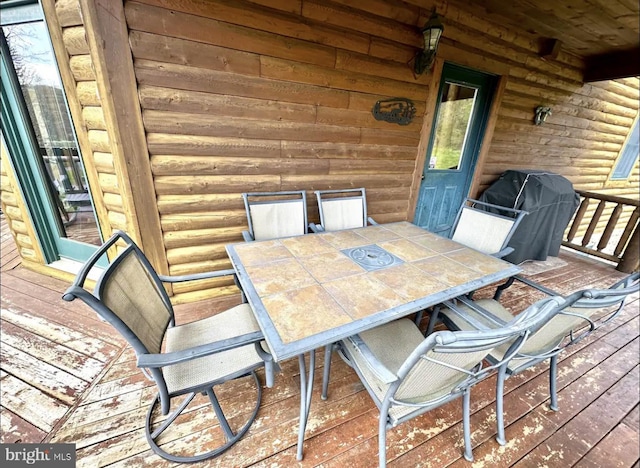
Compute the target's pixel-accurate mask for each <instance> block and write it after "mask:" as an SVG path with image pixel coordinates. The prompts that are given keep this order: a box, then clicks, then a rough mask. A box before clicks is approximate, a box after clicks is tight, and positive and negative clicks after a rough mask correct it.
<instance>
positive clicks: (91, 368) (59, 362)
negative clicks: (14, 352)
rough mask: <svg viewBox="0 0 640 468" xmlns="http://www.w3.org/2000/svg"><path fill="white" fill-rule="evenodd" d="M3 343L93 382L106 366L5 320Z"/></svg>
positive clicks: (3, 324)
mask: <svg viewBox="0 0 640 468" xmlns="http://www.w3.org/2000/svg"><path fill="white" fill-rule="evenodd" d="M1 340H2V343H3V344H8V345H9V346H12V347H13V348H16V349H19V350H21V351H24V352H25V353H28V354H30V355H31V356H33V357H34V358H36V359H38V360H39V361H40V362H43V363H48V364H51V365H53V366H55V367H57V368H59V369H61V370H64V371H66V372H68V373H69V374H71V375H74V376H75V377H78V378H80V379H82V380H84V381H85V382H91V381H92V380H93V379H94V378H95V377H96V376H97V375H98V373H99V372H100V371H101V370H102V368H103V367H104V364H103V363H102V362H100V361H98V360H97V359H93V358H91V357H88V356H86V355H84V354H81V353H79V352H77V351H74V350H72V349H69V348H67V347H65V346H62V345H60V344H58V343H54V342H52V341H49V340H47V339H45V338H42V337H40V336H38V335H36V334H34V333H31V332H29V331H27V330H24V329H22V328H20V327H17V326H15V325H12V324H11V323H9V322H6V321H4V322H3V323H2V337H1Z"/></svg>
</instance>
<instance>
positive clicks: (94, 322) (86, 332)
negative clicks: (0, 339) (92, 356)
mask: <svg viewBox="0 0 640 468" xmlns="http://www.w3.org/2000/svg"><path fill="white" fill-rule="evenodd" d="M64 304H65V303H64V302H62V300H61V298H60V301H59V302H58V303H56V302H53V303H51V302H47V301H46V300H42V299H41V298H38V297H32V296H30V295H28V294H26V293H24V292H21V291H16V290H6V291H5V290H3V291H2V307H3V308H11V309H15V310H28V311H32V310H33V311H34V312H33V315H37V316H38V317H41V318H42V319H43V320H44V321H47V322H50V323H51V324H52V325H53V324H58V325H59V326H61V327H68V328H70V329H73V330H76V331H77V332H78V334H79V335H80V336H87V337H93V338H95V339H99V340H103V341H104V342H105V344H110V345H112V346H120V345H121V344H122V343H123V341H122V339H121V338H119V337H110V336H109V335H108V334H107V335H105V334H104V330H105V329H108V328H106V327H107V325H106V323H104V322H102V321H100V319H98V318H97V317H96V315H95V314H93V313H91V310H90V309H89V310H87V309H86V308H85V310H84V312H83V313H81V314H77V313H75V312H74V308H69V309H67V308H66V307H65V306H64ZM75 307H77V306H75ZM76 310H77V309H76ZM16 325H18V324H16Z"/></svg>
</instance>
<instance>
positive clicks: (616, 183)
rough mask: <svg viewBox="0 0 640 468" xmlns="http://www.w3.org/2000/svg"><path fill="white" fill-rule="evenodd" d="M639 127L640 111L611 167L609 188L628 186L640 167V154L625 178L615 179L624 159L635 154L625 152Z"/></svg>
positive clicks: (608, 178)
mask: <svg viewBox="0 0 640 468" xmlns="http://www.w3.org/2000/svg"><path fill="white" fill-rule="evenodd" d="M639 126H640V111H639V112H638V114H636V117H635V119H633V123H632V124H631V128H630V129H629V133H628V134H627V137H626V138H625V140H624V143H623V144H622V148H621V149H620V152H619V153H618V156H617V157H616V160H615V162H614V163H613V165H612V167H611V171H610V172H609V175H608V176H607V183H606V186H607V187H622V186H626V185H628V183H629V182H630V180H629V179H630V177H631V175H632V174H633V170H634V169H635V168H636V166H637V165H638V161H639V160H640V152H639V153H638V154H636V155H635V162H634V163H633V164H631V166H630V167H629V170H628V172H627V173H626V174H625V176H624V177H615V175H616V170H617V169H618V166H619V165H620V164H621V163H622V162H623V160H624V158H625V157H628V156H627V155H628V154H633V153H627V154H625V150H626V149H627V147H628V144H629V142H630V141H631V139H632V138H633V137H634V133H636V132H638V131H639V130H638V129H639Z"/></svg>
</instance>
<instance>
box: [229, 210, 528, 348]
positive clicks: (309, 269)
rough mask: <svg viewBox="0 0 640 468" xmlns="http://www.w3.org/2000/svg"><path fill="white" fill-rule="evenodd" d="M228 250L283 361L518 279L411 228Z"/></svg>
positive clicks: (511, 268) (509, 268) (498, 264)
mask: <svg viewBox="0 0 640 468" xmlns="http://www.w3.org/2000/svg"><path fill="white" fill-rule="evenodd" d="M227 252H228V253H229V257H230V258H231V262H232V263H233V266H234V268H235V269H236V272H237V273H238V278H239V280H240V284H241V285H242V287H243V290H244V291H245V294H246V295H247V298H248V301H249V303H250V304H251V306H252V308H253V310H254V312H255V314H256V318H257V320H258V322H259V323H260V326H261V327H262V329H263V332H264V333H265V336H266V338H267V342H268V343H269V345H270V347H271V350H272V352H273V354H274V355H275V357H276V359H278V360H282V359H286V358H288V357H292V356H295V355H297V354H301V353H302V352H306V351H309V350H311V349H314V348H317V347H321V346H324V345H326V344H329V343H331V342H334V341H337V340H338V339H341V338H345V337H346V336H349V335H352V334H354V333H358V332H360V331H363V330H366V329H369V328H372V327H374V326H377V325H381V324H383V323H386V322H388V321H390V320H393V319H395V318H398V317H402V316H404V315H408V314H410V313H412V312H416V311H418V310H421V309H423V308H425V307H429V306H431V305H434V304H437V303H439V302H442V301H443V300H446V299H450V298H453V297H456V296H459V295H461V294H464V293H466V292H469V291H472V290H475V289H477V288H479V287H482V286H485V285H487V284H491V283H493V282H497V281H499V280H501V279H504V278H507V277H509V276H512V275H514V274H516V273H518V272H519V271H520V268H519V267H517V266H515V265H512V264H510V263H508V262H505V261H502V260H499V259H496V258H494V257H491V256H488V255H485V254H482V253H480V252H477V251H475V250H472V249H470V248H467V247H465V246H463V245H461V244H458V243H456V242H453V241H451V240H449V239H445V238H443V237H440V236H438V235H436V234H433V233H430V232H428V231H426V230H424V229H422V228H420V227H417V226H415V225H413V224H411V223H408V222H399V223H391V224H384V225H376V226H368V227H365V228H359V229H350V230H345V231H335V232H325V233H319V234H309V235H304V236H298V237H289V238H283V239H275V240H268V241H260V242H245V243H240V244H233V245H228V246H227Z"/></svg>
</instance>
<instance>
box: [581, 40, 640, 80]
mask: <svg viewBox="0 0 640 468" xmlns="http://www.w3.org/2000/svg"><path fill="white" fill-rule="evenodd" d="M630 76H640V47H636V48H635V49H630V50H624V51H619V52H611V53H608V54H603V55H595V56H592V57H588V58H587V66H586V69H585V71H584V82H585V83H590V82H592V81H604V80H614V79H616V78H627V77H630Z"/></svg>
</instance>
